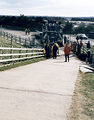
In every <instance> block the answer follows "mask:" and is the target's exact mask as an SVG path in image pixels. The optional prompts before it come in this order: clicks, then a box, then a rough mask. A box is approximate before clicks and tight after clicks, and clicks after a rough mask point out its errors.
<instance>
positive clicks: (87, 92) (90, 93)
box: [81, 73, 94, 120]
mask: <svg viewBox="0 0 94 120" xmlns="http://www.w3.org/2000/svg"><path fill="white" fill-rule="evenodd" d="M81 85H82V86H83V90H82V91H81V94H82V95H83V96H84V103H83V114H84V115H85V116H87V117H88V120H89V119H90V120H93V119H94V73H88V74H84V75H83V76H82V81H81Z"/></svg>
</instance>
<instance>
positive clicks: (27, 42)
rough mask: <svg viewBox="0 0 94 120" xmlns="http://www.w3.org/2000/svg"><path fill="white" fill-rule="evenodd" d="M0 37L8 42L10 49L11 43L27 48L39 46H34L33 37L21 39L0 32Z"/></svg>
mask: <svg viewBox="0 0 94 120" xmlns="http://www.w3.org/2000/svg"><path fill="white" fill-rule="evenodd" d="M0 37H3V38H5V39H7V40H9V41H10V47H12V44H13V42H15V43H18V44H20V45H24V46H27V47H32V46H39V45H35V42H36V40H35V38H34V36H32V37H31V36H29V37H21V36H17V35H14V34H10V33H8V32H6V31H2V30H0Z"/></svg>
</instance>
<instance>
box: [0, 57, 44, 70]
mask: <svg viewBox="0 0 94 120" xmlns="http://www.w3.org/2000/svg"><path fill="white" fill-rule="evenodd" d="M42 60H45V58H44V57H42V58H37V59H31V60H25V61H21V62H15V63H11V64H5V65H2V66H1V67H0V71H5V70H9V69H12V68H16V67H20V66H24V65H28V64H32V63H35V62H39V61H42Z"/></svg>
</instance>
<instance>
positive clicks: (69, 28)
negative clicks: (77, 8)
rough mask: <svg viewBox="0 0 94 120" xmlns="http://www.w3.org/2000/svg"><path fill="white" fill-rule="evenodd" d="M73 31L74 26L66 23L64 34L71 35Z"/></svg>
mask: <svg viewBox="0 0 94 120" xmlns="http://www.w3.org/2000/svg"><path fill="white" fill-rule="evenodd" d="M72 31H73V24H72V23H70V22H67V23H65V26H64V28H63V32H64V33H65V34H71V33H72Z"/></svg>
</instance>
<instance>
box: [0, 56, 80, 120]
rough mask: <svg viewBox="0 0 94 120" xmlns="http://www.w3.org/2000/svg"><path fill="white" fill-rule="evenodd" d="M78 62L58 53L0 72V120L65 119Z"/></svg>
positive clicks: (70, 100)
mask: <svg viewBox="0 0 94 120" xmlns="http://www.w3.org/2000/svg"><path fill="white" fill-rule="evenodd" d="M80 64H81V62H80V61H78V60H77V59H75V58H74V57H73V56H71V58H70V62H67V63H66V62H64V56H60V57H58V58H57V59H50V60H45V61H41V62H39V63H34V64H31V65H26V66H23V67H19V68H15V69H11V70H8V71H5V72H0V120H66V116H67V114H68V112H69V108H70V105H71V102H72V95H73V91H74V88H75V82H76V79H77V74H78V70H79V65H80Z"/></svg>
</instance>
